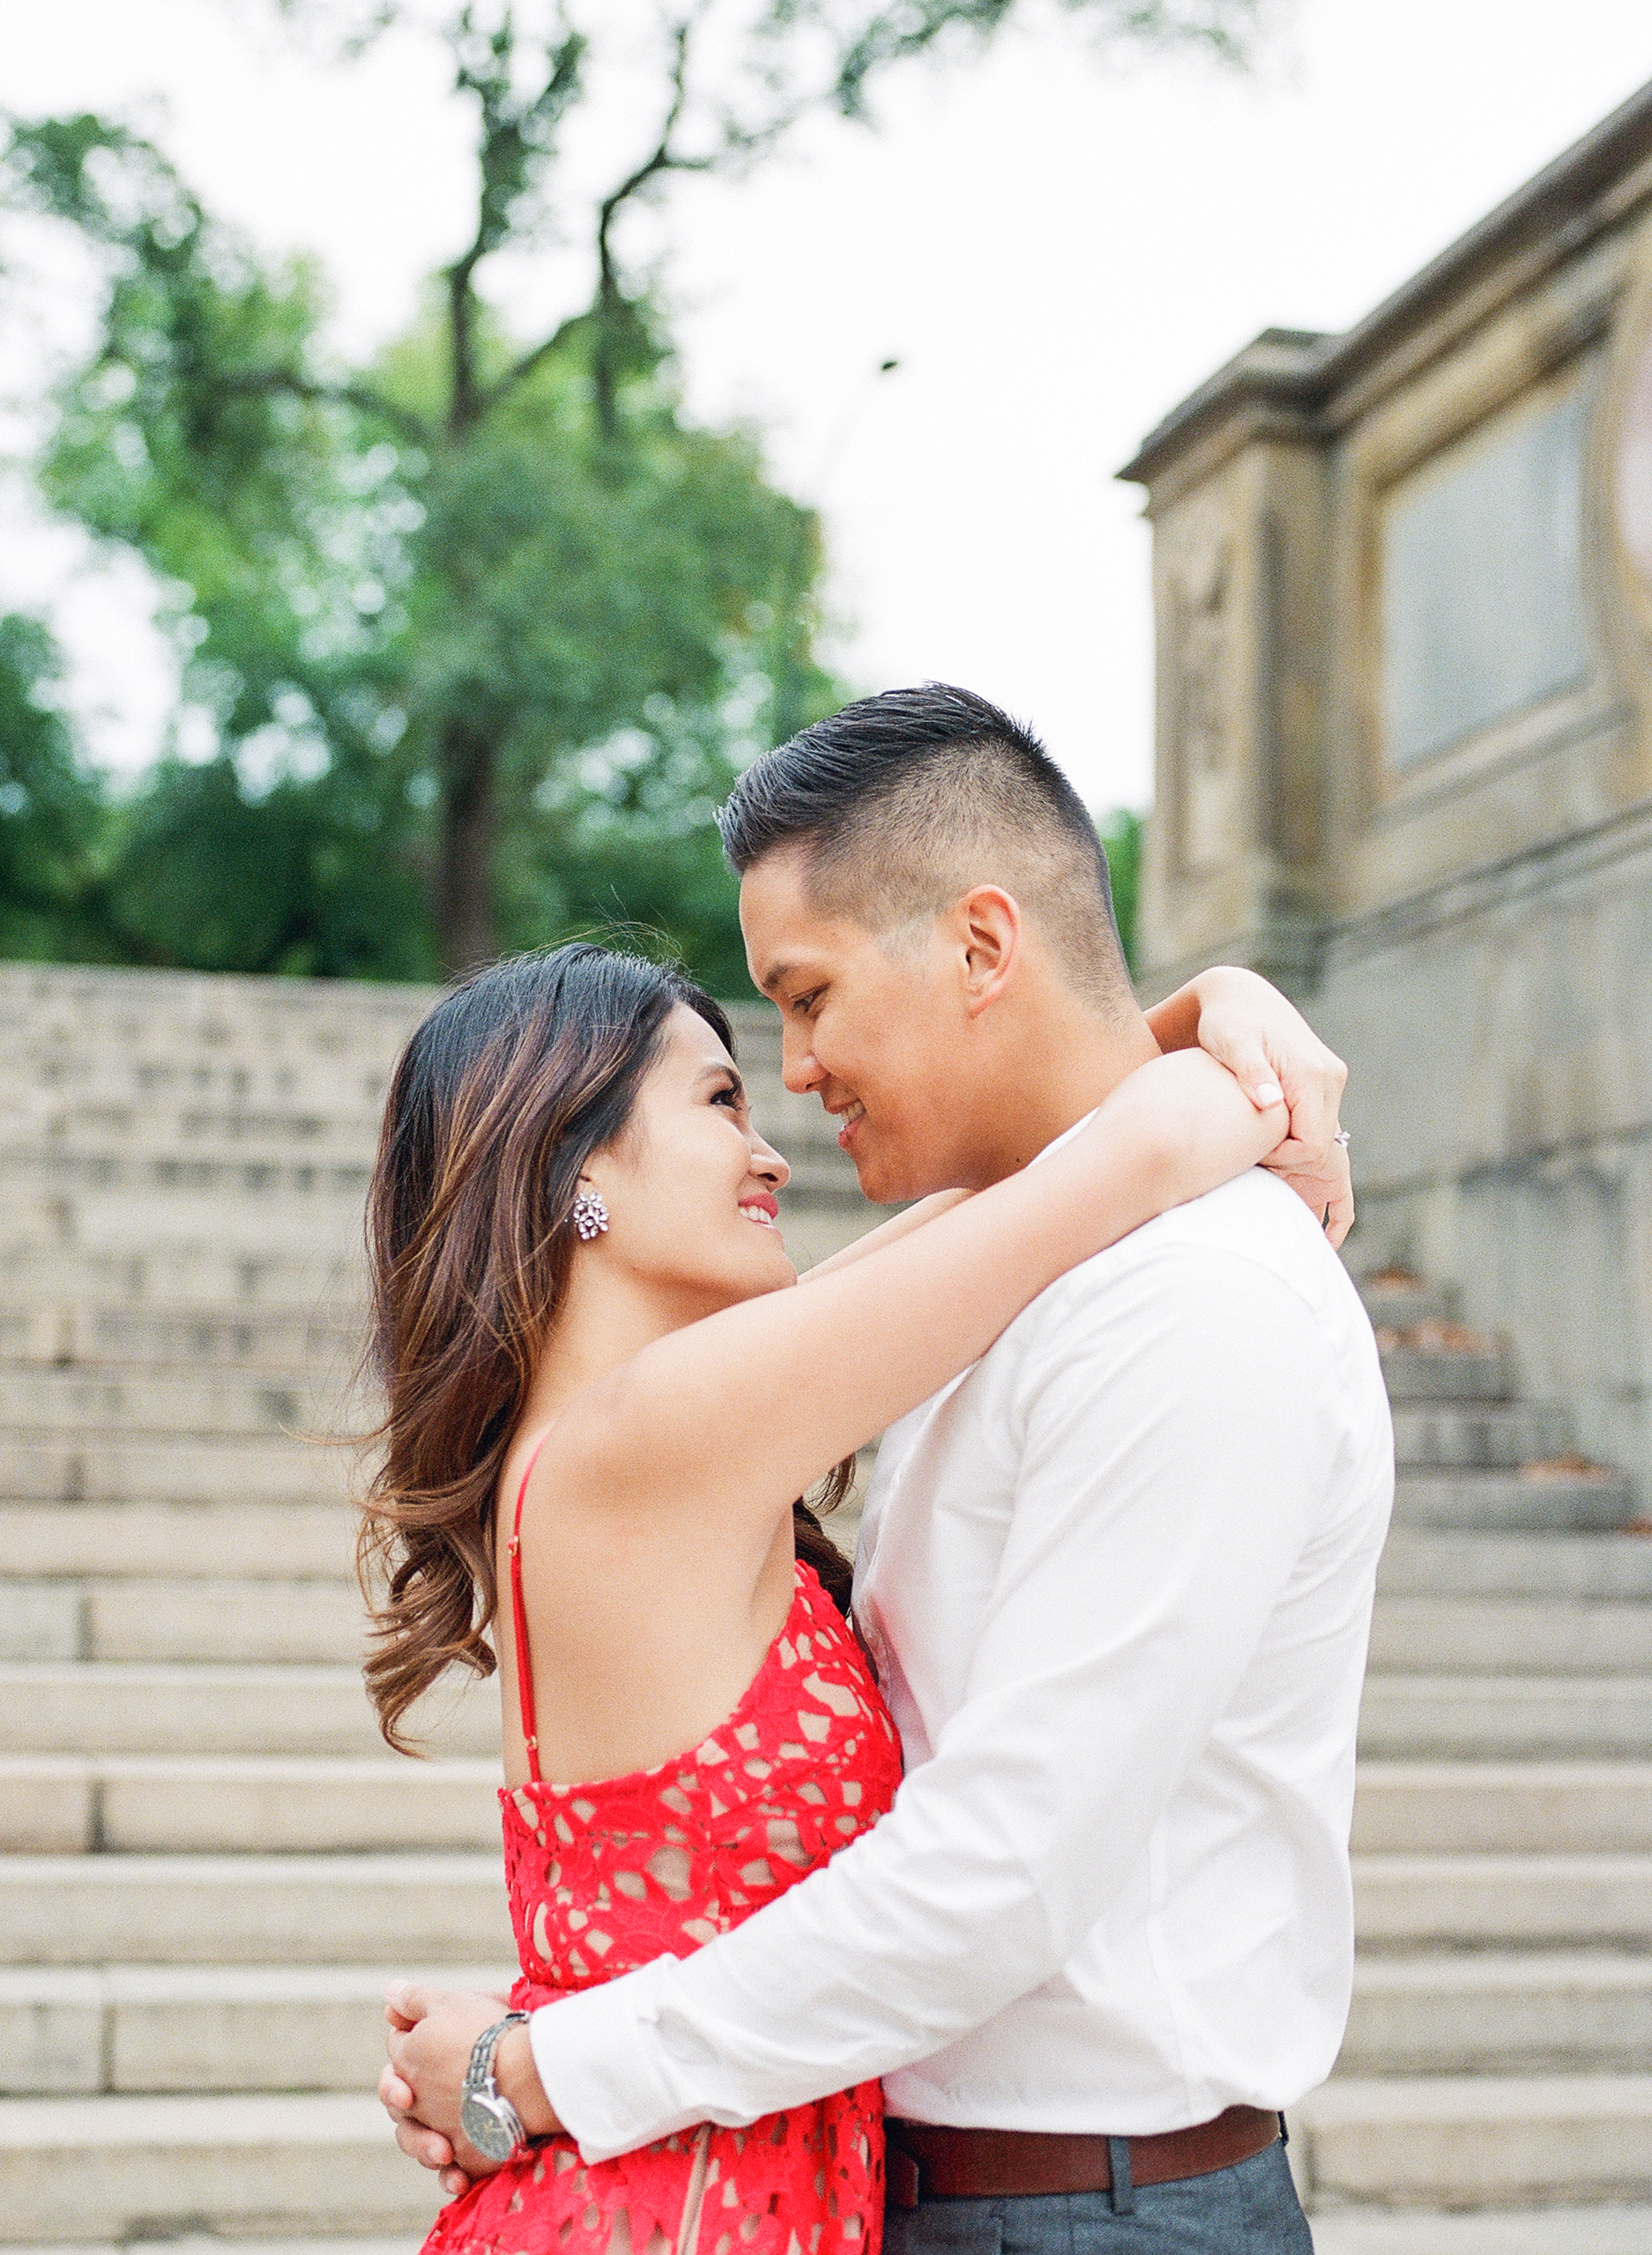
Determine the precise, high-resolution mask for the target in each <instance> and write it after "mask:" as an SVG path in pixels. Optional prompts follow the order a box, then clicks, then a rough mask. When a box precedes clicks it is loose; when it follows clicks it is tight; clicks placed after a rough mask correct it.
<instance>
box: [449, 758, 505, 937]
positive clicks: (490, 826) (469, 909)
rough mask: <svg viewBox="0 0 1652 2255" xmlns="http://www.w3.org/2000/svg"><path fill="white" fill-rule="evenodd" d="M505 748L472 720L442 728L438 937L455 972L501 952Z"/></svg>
mask: <svg viewBox="0 0 1652 2255" xmlns="http://www.w3.org/2000/svg"><path fill="white" fill-rule="evenodd" d="M498 763H499V762H498V747H497V746H496V745H495V742H494V741H493V739H492V737H491V736H489V735H488V734H487V733H486V732H485V731H484V730H482V729H480V728H479V727H477V726H475V725H474V724H473V722H470V721H466V720H458V719H454V720H449V721H448V722H447V723H446V724H445V725H444V726H443V731H442V781H443V799H442V844H441V852H440V860H439V864H438V867H437V871H436V941H437V944H438V946H439V947H440V949H441V951H442V968H443V971H444V973H445V974H446V976H447V977H448V978H449V979H460V978H463V976H464V975H465V972H466V971H474V970H476V969H477V967H478V966H479V965H480V964H486V963H491V962H492V961H493V960H494V958H495V956H497V955H498V953H499V929H498V926H497V923H496V922H495V916H494V837H495V827H496V816H497V812H498V809H497V805H496V801H495V783H496V780H497V770H498Z"/></svg>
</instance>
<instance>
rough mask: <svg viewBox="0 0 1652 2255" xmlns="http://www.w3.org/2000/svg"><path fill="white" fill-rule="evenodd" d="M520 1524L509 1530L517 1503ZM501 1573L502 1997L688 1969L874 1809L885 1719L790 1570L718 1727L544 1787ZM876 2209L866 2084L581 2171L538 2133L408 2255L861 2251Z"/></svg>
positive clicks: (846, 2254)
mask: <svg viewBox="0 0 1652 2255" xmlns="http://www.w3.org/2000/svg"><path fill="white" fill-rule="evenodd" d="M529 1469H530V1470H532V1466H530V1468H529ZM523 1485H524V1487H525V1486H526V1480H524V1482H523ZM520 1517H521V1499H520V1497H519V1496H518V1498H517V1522H518V1525H519V1523H520ZM510 1567H511V1579H512V1584H513V1587H512V1600H513V1610H514V1611H515V1617H516V1623H517V1647H516V1648H517V1653H518V1655H519V1656H522V1664H521V1665H520V1666H519V1674H520V1676H521V1678H522V1679H523V1684H524V1687H525V1699H524V1716H523V1735H524V1736H525V1738H526V1739H527V1742H528V1749H529V1758H530V1761H531V1763H532V1770H533V1775H532V1777H531V1778H530V1780H529V1782H527V1783H526V1784H524V1785H521V1786H517V1787H516V1788H515V1789H514V1790H513V1789H509V1788H507V1789H506V1790H504V1791H502V1793H501V1795H500V1800H501V1803H502V1809H503V1817H504V1835H505V1870H506V1878H507V1880H508V1883H509V1887H510V1909H511V1916H512V1919H513V1921H514V1924H515V1926H516V1934H517V1949H518V1952H519V1954H520V1959H521V1966H522V1974H521V1978H520V1979H519V1980H518V1981H517V1985H516V1987H515V1988H514V1990H513V1991H511V2002H512V2004H513V2005H515V2006H519V2007H520V2008H522V2009H524V2010H526V2011H532V2010H533V2009H534V2008H535V2007H536V2006H540V2005H544V2004H549V2003H551V2002H553V2001H554V1999H555V1998H556V1997H557V1996H558V1995H560V1994H562V1993H564V1992H566V1991H569V1990H575V1989H584V1988H588V1987H591V1986H592V1985H593V1984H594V1983H599V1982H602V1981H609V1980H612V1979H614V1977H615V1976H617V1975H619V1974H621V1973H628V1972H630V1971H631V1970H632V1969H633V1968H636V1967H637V1966H641V1965H644V1964H646V1963H647V1962H648V1961H649V1960H650V1959H651V1958H655V1957H659V1956H660V1955H661V1954H666V1953H669V1954H672V1955H673V1956H676V1957H686V1956H687V1955H688V1954H689V1953H690V1952H691V1951H693V1950H696V1949H698V1948H699V1947H700V1946H701V1945H702V1943H704V1942H709V1941H711V1940H712V1939H714V1937H716V1936H717V1935H718V1934H721V1933H724V1932H726V1931H727V1930H728V1928H730V1927H731V1926H737V1925H739V1924H740V1921H741V1920H742V1919H743V1918H747V1917H749V1916H750V1915H751V1913H752V1912H753V1911H754V1910H758V1909H762V1907H763V1904H764V1903H766V1902H771V1901H774V1900H775V1898H776V1897H777V1896H778V1895H780V1894H784V1893H785V1890H786V1888H788V1887H793V1886H794V1885H795V1884H796V1882H797V1881H798V1880H799V1879H803V1878H805V1877H806V1876H807V1873H808V1872H812V1871H814V1870H815V1869H816V1868H817V1867H818V1866H819V1865H821V1864H823V1863H825V1862H826V1861H827V1859H828V1858H829V1857H831V1856H833V1855H835V1854H836V1852H837V1849H840V1848H842V1847H845V1845H846V1844H847V1843H848V1842H850V1841H852V1839H854V1838H855V1837H856V1835H858V1834H859V1833H861V1832H864V1831H865V1830H866V1829H867V1827H869V1826H871V1825H873V1824H874V1823H875V1822H876V1821H877V1820H878V1818H879V1817H880V1816H882V1813H883V1812H884V1811H885V1810H886V1809H887V1808H888V1807H889V1803H890V1802H891V1800H893V1798H894V1796H895V1789H896V1786H897V1783H898V1782H899V1780H900V1749H899V1744H898V1741H897V1737H896V1733H895V1728H894V1725H893V1723H891V1722H890V1720H889V1712H888V1709H887V1708H885V1706H884V1704H883V1701H882V1699H881V1698H880V1696H879V1694H878V1690H877V1686H876V1685H875V1684H874V1681H873V1679H872V1676H871V1672H870V1670H869V1669H868V1667H867V1662H866V1659H865V1657H864V1656H863V1655H862V1653H861V1651H860V1648H859V1645H858V1644H857V1643H856V1642H855V1640H854V1637H853V1634H852V1632H851V1630H850V1629H849V1627H848V1625H847V1624H846V1623H845V1620H844V1619H843V1617H842V1615H841V1614H840V1613H839V1612H838V1611H837V1608H836V1606H835V1605H833V1604H832V1602H831V1600H830V1598H829V1597H828V1596H826V1593H825V1591H824V1590H823V1589H822V1587H821V1585H820V1582H819V1581H818V1580H817V1579H816V1578H815V1574H814V1572H813V1570H812V1569H811V1568H810V1567H807V1566H804V1565H802V1564H800V1565H799V1566H798V1567H797V1572H796V1590H795V1595H794V1596H793V1604H792V1610H791V1612H790V1614H789V1615H788V1616H787V1619H786V1621H785V1626H784V1627H783V1629H782V1630H781V1632H780V1634H779V1635H778V1637H777V1638H776V1639H775V1641H774V1642H773V1644H772V1645H770V1648H769V1651H768V1653H767V1655H766V1656H765V1658H764V1660H763V1665H762V1666H761V1668H759V1670H758V1671H757V1673H756V1675H755V1678H753V1680H752V1682H751V1684H750V1685H749V1686H748V1689H747V1692H746V1694H745V1696H744V1698H743V1699H742V1700H741V1701H740V1705H739V1706H738V1707H737V1708H735V1710H734V1712H733V1714H732V1715H730V1716H729V1717H728V1720H727V1721H726V1723H723V1724H722V1725H721V1726H720V1728H718V1730H714V1731H713V1732H712V1733H711V1736H710V1737H709V1738H705V1739H704V1740H703V1741H702V1743H701V1744H700V1745H697V1746H696V1747H694V1748H693V1749H692V1750H691V1751H690V1752H689V1753H685V1754H681V1755H679V1756H677V1757H675V1758H674V1759H673V1760H670V1761H667V1762H664V1763H662V1764H660V1765H659V1767H658V1768H653V1769H647V1770H638V1771H636V1772H634V1773H633V1774H632V1775H629V1776H626V1777H614V1778H606V1779H604V1780H602V1781H601V1782H598V1783H594V1784H588V1785H553V1784H550V1783H547V1782H546V1781H545V1780H544V1779H542V1778H541V1777H540V1775H539V1762H538V1749H537V1744H536V1737H535V1731H534V1727H533V1717H532V1707H531V1705H530V1704H529V1701H530V1700H531V1686H529V1684H528V1680H527V1679H528V1672H529V1671H528V1669H527V1667H526V1665H525V1656H526V1652H527V1639H526V1634H525V1620H524V1617H523V1613H522V1610H521V1605H520V1588H521V1583H520V1573H519V1567H518V1559H517V1546H516V1543H515V1541H514V1540H513V1542H512V1544H511V1552H510ZM882 2209H883V2132H882V2092H881V2089H880V2087H879V2086H878V2084H876V2083H875V2082H870V2083H863V2084H861V2085H859V2087H858V2088H856V2089H854V2090H849V2091H841V2092H838V2093H837V2094H835V2095H832V2096H831V2097H829V2098H823V2099H820V2100H817V2101H815V2102H814V2103H812V2104H810V2105H806V2106H799V2107H793V2108H789V2109H788V2110H786V2111H785V2113H781V2114H770V2115H766V2116H765V2117H763V2120H762V2121H760V2122H755V2123H753V2124H752V2125H751V2126H750V2127H749V2128H748V2129H742V2130H730V2129H724V2128H721V2127H718V2126H716V2125H711V2124H703V2125H701V2126H700V2127H699V2128H698V2129H697V2130H685V2131H683V2132H680V2133H679V2134H678V2135H676V2136H674V2137H670V2138H665V2139H662V2140H659V2142H658V2143H657V2144H654V2145H651V2146H648V2147H644V2148H643V2149H642V2150H641V2151H639V2152H636V2153H631V2154H625V2155H621V2157H620V2158H619V2159H617V2160H614V2161H606V2162H592V2163H589V2164H587V2163H586V2162H584V2161H582V2160H581V2158H580V2155H579V2151H578V2148H577V2146H576V2145H575V2144H574V2142H573V2140H572V2139H571V2138H566V2137H558V2138H552V2139H547V2140H544V2141H543V2142H541V2143H540V2144H539V2145H537V2146H535V2147H533V2148H532V2150H531V2151H529V2152H528V2153H526V2154H525V2155H522V2156H521V2157H520V2158H519V2159H517V2161H515V2162H511V2163H510V2164H508V2166H507V2167H506V2168H504V2169H502V2170H500V2172H499V2173H498V2174H497V2175H496V2176H494V2177H486V2178H484V2179H483V2180H482V2181H481V2182H480V2184H476V2185H474V2186H473V2188H472V2190H471V2191H470V2192H467V2193H466V2194H465V2195H464V2197H463V2198H462V2199H458V2200H456V2201H455V2202H454V2203H453V2204H452V2205H451V2206H450V2207H447V2208H444V2209H443V2212H442V2214H441V2216H440V2217H439V2218H438V2220H437V2222H436V2225H435V2229H434V2230H433V2231H432V2232H431V2234H430V2236H429V2238H428V2240H427V2241H426V2243H425V2255H665V2251H669V2255H877V2251H878V2244H879V2239H880V2236H881V2230H882Z"/></svg>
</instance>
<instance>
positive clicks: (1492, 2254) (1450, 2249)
mask: <svg viewBox="0 0 1652 2255" xmlns="http://www.w3.org/2000/svg"><path fill="white" fill-rule="evenodd" d="M1313 2247H1314V2255H1647V2251H1648V2248H1652V2207H1619V2206H1618V2205H1617V2204H1616V2203H1615V2202H1614V2203H1613V2204H1612V2205H1611V2207H1589V2208H1572V2207H1566V2208H1483V2209H1481V2210H1479V2211H1478V2212H1477V2214H1470V2215H1453V2214H1443V2213H1442V2212H1441V2211H1440V2210H1439V2209H1437V2208H1428V2209H1423V2210H1420V2211H1418V2210H1412V2211H1410V2212H1409V2213H1405V2214H1395V2213H1394V2211H1393V2210H1392V2209H1388V2208H1374V2209H1373V2208H1348V2207H1316V2208H1315V2210H1314V2212H1313ZM269 2255H279V2251H278V2250H275V2249H271V2250H270V2251H269ZM294 2255H297V2251H294ZM335 2255H343V2251H341V2250H340V2251H335ZM408 2255H413V2251H411V2250H409V2251H408Z"/></svg>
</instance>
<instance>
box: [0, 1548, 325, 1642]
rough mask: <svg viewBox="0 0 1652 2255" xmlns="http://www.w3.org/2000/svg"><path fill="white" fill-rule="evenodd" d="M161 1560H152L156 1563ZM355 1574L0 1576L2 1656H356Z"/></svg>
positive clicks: (0, 1640) (0, 1639)
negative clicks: (327, 1577) (288, 1577)
mask: <svg viewBox="0 0 1652 2255" xmlns="http://www.w3.org/2000/svg"><path fill="white" fill-rule="evenodd" d="M157 1563H158V1564H159V1563H160V1561H159V1560H158V1561H157ZM365 1634H366V1616H365V1613H364V1611H363V1608H362V1604H361V1597H360V1596H359V1594H358V1592H357V1590H356V1589H355V1586H354V1584H353V1582H351V1581H346V1580H345V1579H344V1578H343V1576H342V1574H341V1575H340V1576H339V1579H338V1580H337V1581H240V1580H237V1581H212V1580H209V1579H207V1578H205V1576H203V1577H202V1578H200V1579H199V1580H196V1581H182V1580H166V1581H161V1580H155V1581H103V1580H97V1581H21V1580H8V1581H0V1660H35V1661H39V1660H160V1661H179V1660H318V1661H334V1662H341V1663H347V1662H350V1661H359V1659H360V1656H361V1647H362V1641H363V1638H364V1636H365Z"/></svg>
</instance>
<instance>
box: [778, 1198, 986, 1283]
mask: <svg viewBox="0 0 1652 2255" xmlns="http://www.w3.org/2000/svg"><path fill="white" fill-rule="evenodd" d="M973 1195H974V1193H973V1192H972V1191H969V1190H937V1191H936V1192H935V1193H934V1196H933V1197H929V1198H920V1199H919V1201H918V1203H917V1204H916V1205H915V1206H908V1208H907V1209H906V1211H905V1212H904V1214H897V1215H896V1217H895V1218H894V1219H893V1220H892V1221H887V1222H880V1223H879V1224H878V1226H877V1227H876V1229H869V1230H868V1231H867V1233H866V1235H865V1236H864V1237H858V1238H856V1239H855V1241H854V1243H853V1244H852V1245H845V1247H844V1249H843V1251H842V1252H841V1253H834V1254H830V1256H829V1257H828V1258H827V1259H826V1260H824V1261H816V1262H815V1266H814V1267H813V1268H812V1269H805V1270H804V1271H803V1274H802V1275H801V1276H800V1277H799V1278H798V1282H799V1284H814V1283H815V1281H816V1280H817V1278H819V1277H821V1276H836V1275H837V1271H838V1270H839V1269H846V1268H847V1267H848V1266H849V1264H850V1262H851V1261H864V1260H865V1259H866V1257H867V1254H868V1253H881V1252H882V1249H883V1247H885V1246H886V1245H893V1244H894V1243H895V1242H896V1240H897V1239H898V1238H903V1237H910V1236H911V1235H912V1232H913V1231H914V1230H915V1229H922V1227H923V1225H924V1224H925V1223H926V1222H933V1221H935V1220H938V1219H939V1217H941V1215H942V1214H949V1213H950V1212H951V1211H952V1209H953V1208H954V1207H955V1206H961V1205H962V1204H963V1203H964V1200H965V1199H966V1198H969V1197H972V1196H973Z"/></svg>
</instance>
